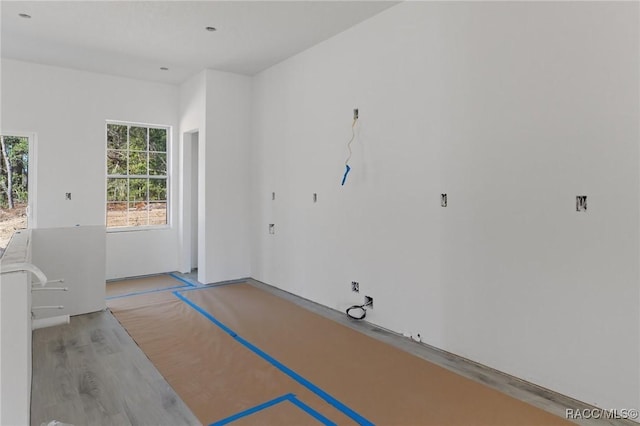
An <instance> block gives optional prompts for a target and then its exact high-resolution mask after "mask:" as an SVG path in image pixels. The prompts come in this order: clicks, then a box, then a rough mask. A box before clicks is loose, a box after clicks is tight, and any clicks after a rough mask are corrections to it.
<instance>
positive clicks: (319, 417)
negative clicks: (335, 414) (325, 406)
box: [289, 394, 336, 426]
mask: <svg viewBox="0 0 640 426" xmlns="http://www.w3.org/2000/svg"><path fill="white" fill-rule="evenodd" d="M289 402H291V403H292V404H293V405H295V406H296V407H298V408H300V409H301V410H303V411H304V412H306V413H307V414H309V415H310V416H311V417H313V418H314V419H316V420H318V421H319V422H320V423H322V424H323V425H325V426H336V424H335V423H334V422H332V421H331V420H329V419H328V418H326V417H325V416H323V415H322V414H320V413H318V412H317V411H316V410H314V409H313V408H311V407H309V406H308V405H307V404H305V403H304V402H302V401H300V400H299V399H298V398H296V396H295V395H293V394H291V397H290V398H289Z"/></svg>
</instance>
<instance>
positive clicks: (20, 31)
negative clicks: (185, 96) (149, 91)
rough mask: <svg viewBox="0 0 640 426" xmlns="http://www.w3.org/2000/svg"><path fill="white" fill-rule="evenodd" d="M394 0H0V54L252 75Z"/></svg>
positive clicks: (164, 74) (180, 75) (110, 66)
mask: <svg viewBox="0 0 640 426" xmlns="http://www.w3.org/2000/svg"><path fill="white" fill-rule="evenodd" d="M396 3H397V2H388V1H6V0H2V1H0V12H1V15H2V16H1V23H2V27H1V34H0V35H1V43H2V45H1V54H2V57H3V58H13V59H19V60H24V61H30V62H37V63H42V64H49V65H57V66H62V67H69V68H76V69H82V70H87V71H95V72H101V73H106V74H114V75H121V76H127V77H133V78H139V79H144V80H152V81H160V82H165V83H180V82H182V81H184V80H185V79H187V78H188V77H190V76H192V75H194V74H196V73H197V72H199V71H201V70H203V69H204V68H212V69H217V70H222V71H229V72H235V73H241V74H247V75H253V74H255V73H257V72H260V71H262V70H264V69H266V68H268V67H270V66H272V65H274V64H276V63H278V62H280V61H282V60H283V59H286V58H288V57H290V56H292V55H294V54H296V53H298V52H301V51H303V50H305V49H307V48H309V47H311V46H313V45H314V44H317V43H319V42H321V41H323V40H326V39H327V38H330V37H332V36H333V35H335V34H338V33H340V32H342V31H344V30H345V29H347V28H349V27H351V26H353V25H355V24H357V23H358V22H361V21H363V20H365V19H367V18H369V17H371V16H373V15H375V14H377V13H379V12H381V11H382V10H384V9H386V8H388V7H391V6H392V5H394V4H396ZM19 13H26V14H29V15H31V16H32V18H31V19H25V18H21V17H19V16H18V14H19ZM206 26H213V27H216V28H217V29H218V31H216V32H208V31H206V30H205V27H206ZM163 66H164V67H168V68H169V71H161V70H160V67H163Z"/></svg>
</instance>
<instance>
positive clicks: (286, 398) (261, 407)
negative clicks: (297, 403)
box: [209, 394, 293, 426]
mask: <svg viewBox="0 0 640 426" xmlns="http://www.w3.org/2000/svg"><path fill="white" fill-rule="evenodd" d="M292 396H293V394H287V395H282V396H280V397H278V398H275V399H272V400H271V401H267V402H265V403H263V404H260V405H256V406H255V407H253V408H249V409H248V410H245V411H241V412H239V413H238V414H234V415H233V416H230V417H227V418H226V419H222V420H219V421H217V422H215V423H211V424H210V425H209V426H223V425H226V424H229V423H231V422H235V421H236V420H238V419H241V418H243V417H247V416H250V415H251V414H254V413H257V412H258V411H262V410H264V409H265V408H269V407H273V406H274V405H277V404H280V403H281V402H284V401H290V400H291V397H292Z"/></svg>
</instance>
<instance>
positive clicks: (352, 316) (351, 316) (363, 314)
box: [347, 305, 367, 320]
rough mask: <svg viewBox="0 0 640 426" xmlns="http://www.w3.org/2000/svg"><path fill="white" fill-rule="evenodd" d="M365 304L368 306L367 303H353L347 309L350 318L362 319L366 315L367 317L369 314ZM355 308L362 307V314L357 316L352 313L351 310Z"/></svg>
mask: <svg viewBox="0 0 640 426" xmlns="http://www.w3.org/2000/svg"><path fill="white" fill-rule="evenodd" d="M365 306H366V305H353V306H352V307H350V308H349V309H347V316H348V317H349V318H352V319H355V320H361V319H363V318H364V317H366V316H367V310H366V309H365V308H364V307H365ZM354 309H362V316H359V317H357V316H354V315H351V314H350V313H349V312H350V311H352V310H354Z"/></svg>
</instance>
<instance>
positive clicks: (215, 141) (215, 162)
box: [180, 70, 251, 283]
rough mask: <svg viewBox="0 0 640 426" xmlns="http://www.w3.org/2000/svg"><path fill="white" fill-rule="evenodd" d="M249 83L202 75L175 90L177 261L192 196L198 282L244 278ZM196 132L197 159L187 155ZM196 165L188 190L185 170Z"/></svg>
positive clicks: (186, 237)
mask: <svg viewBox="0 0 640 426" xmlns="http://www.w3.org/2000/svg"><path fill="white" fill-rule="evenodd" d="M250 112H251V78H249V77H246V76H241V75H237V74H231V73H225V72H219V71H215V70H204V71H203V72H202V73H200V74H198V75H196V76H194V77H192V78H191V79H189V80H188V81H187V82H185V83H183V84H182V85H181V87H180V128H181V133H182V135H181V139H182V146H181V148H180V153H181V170H180V176H181V178H182V189H183V191H182V194H181V206H182V207H181V215H182V216H181V221H182V222H181V223H182V228H181V236H180V241H181V249H180V250H181V253H182V254H181V260H180V268H181V270H183V271H188V270H189V269H190V267H191V262H190V258H189V256H188V253H189V251H190V250H191V249H190V247H191V246H192V240H193V237H192V235H191V229H192V228H191V227H192V224H193V218H192V216H191V214H192V213H193V212H192V206H193V204H192V197H193V196H194V195H195V194H194V191H197V197H198V214H197V227H198V241H197V244H198V281H200V282H202V283H213V282H220V281H226V280H232V279H238V278H245V277H248V276H250V258H249V256H250V251H249V231H248V223H249V221H250V215H249V197H250V174H251V170H250V168H249V167H248V161H249V158H250V149H249V148H250V127H251V114H250ZM195 131H197V132H198V135H197V145H198V154H197V158H194V156H193V153H192V151H191V148H192V145H191V144H192V143H193V138H194V135H193V134H192V133H193V132H195ZM193 161H197V162H198V182H199V183H198V184H197V185H195V187H193V186H192V185H191V180H192V178H193V173H192V170H191V167H192V166H191V165H192V162H193Z"/></svg>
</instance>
